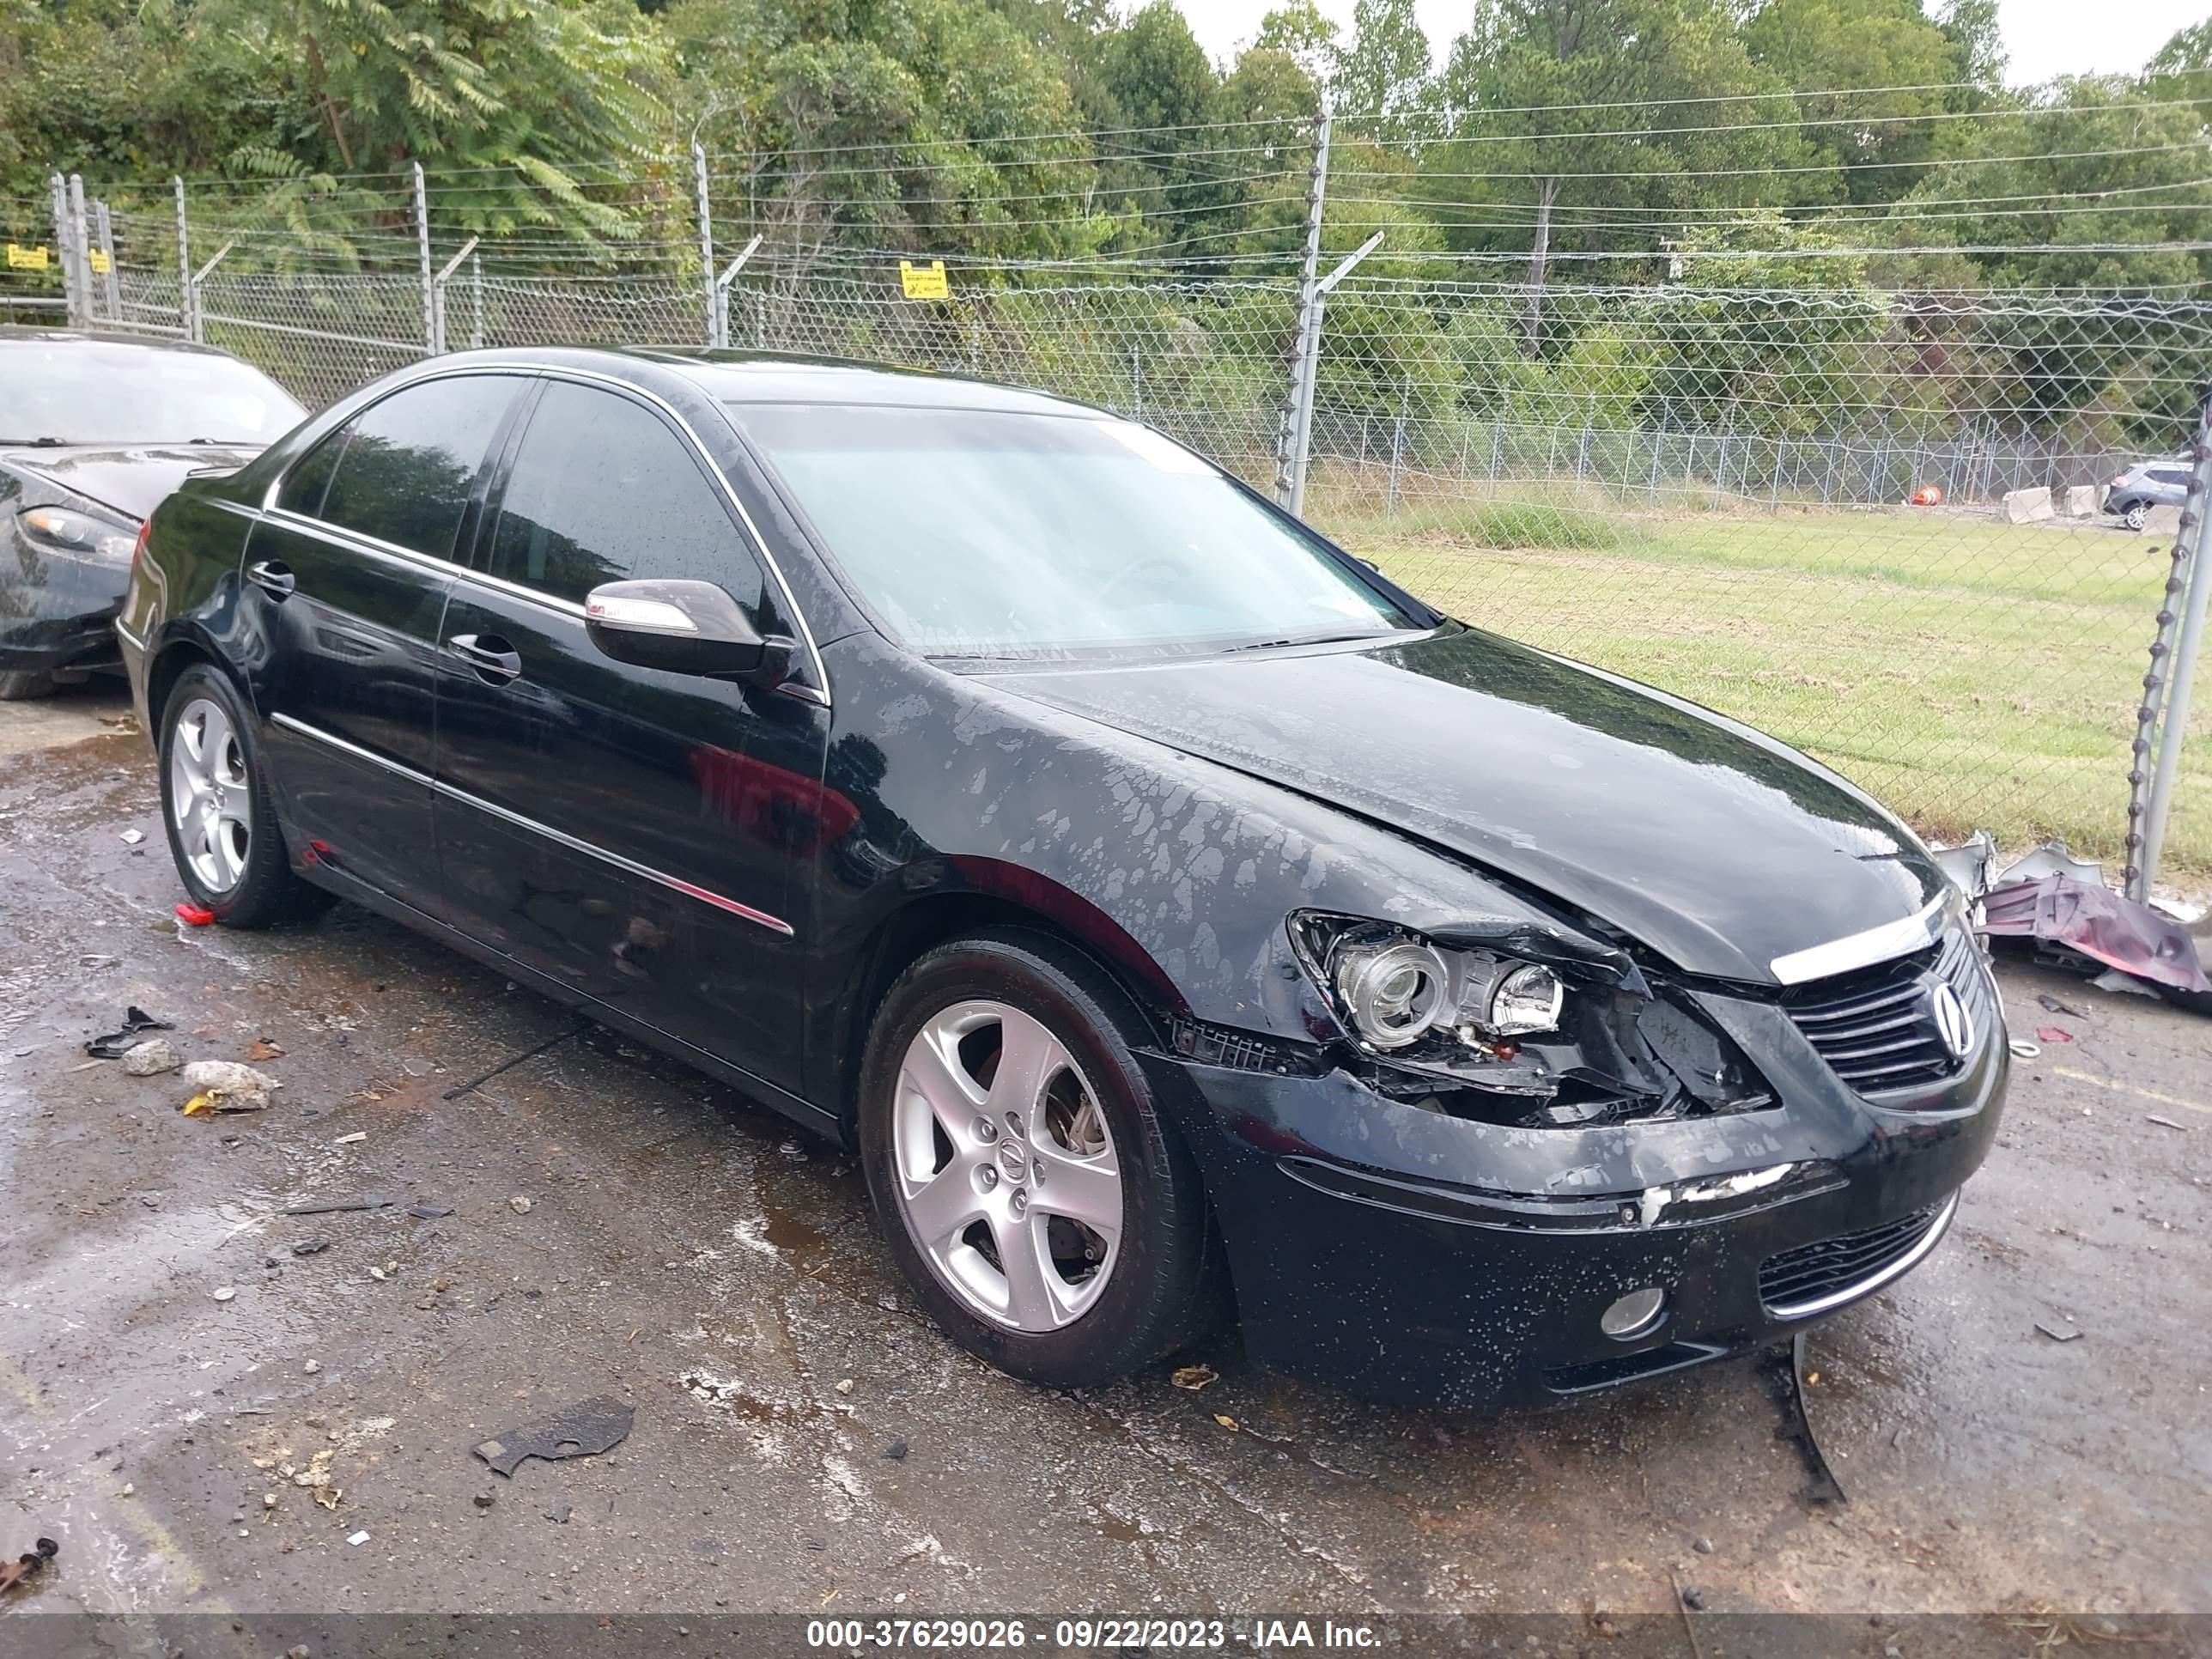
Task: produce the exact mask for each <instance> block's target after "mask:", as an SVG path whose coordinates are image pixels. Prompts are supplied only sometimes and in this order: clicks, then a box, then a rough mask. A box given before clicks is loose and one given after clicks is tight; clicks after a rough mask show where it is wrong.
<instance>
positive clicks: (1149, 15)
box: [1101, 0, 1246, 258]
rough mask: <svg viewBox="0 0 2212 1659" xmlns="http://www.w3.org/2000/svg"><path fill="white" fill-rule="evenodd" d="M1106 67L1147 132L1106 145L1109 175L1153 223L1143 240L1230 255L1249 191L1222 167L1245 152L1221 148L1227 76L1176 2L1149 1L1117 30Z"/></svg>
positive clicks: (1171, 254) (1126, 108)
mask: <svg viewBox="0 0 2212 1659" xmlns="http://www.w3.org/2000/svg"><path fill="white" fill-rule="evenodd" d="M1103 76H1104V80H1105V82H1106V85H1107V87H1108V88H1109V90H1110V91H1111V93H1112V94H1113V96H1114V99H1115V103H1116V104H1117V105H1118V106H1119V107H1120V108H1121V111H1122V112H1123V114H1124V116H1125V117H1126V119H1127V125H1128V126H1130V127H1133V128H1139V129H1143V130H1144V131H1143V134H1142V136H1141V137H1135V138H1131V137H1127V136H1125V135H1116V136H1115V137H1113V138H1112V140H1111V141H1110V142H1108V143H1103V144H1102V146H1101V149H1102V155H1101V160H1102V162H1103V163H1104V165H1103V167H1102V176H1103V179H1106V180H1108V181H1109V184H1110V186H1111V187H1112V188H1113V189H1115V190H1116V191H1119V192H1120V193H1121V196H1122V198H1123V199H1124V200H1125V201H1126V202H1127V204H1130V205H1131V206H1133V207H1134V208H1135V209H1136V210H1138V211H1139V212H1141V213H1142V214H1143V215H1144V216H1145V217H1146V220H1147V221H1149V223H1147V225H1146V228H1145V234H1144V242H1143V244H1142V245H1143V246H1147V247H1150V248H1154V249H1157V250H1158V251H1159V252H1161V253H1162V255H1163V257H1165V258H1182V257H1186V256H1195V257H1197V258H1206V257H1207V256H1209V255H1212V254H1214V253H1219V252H1227V251H1228V250H1229V242H1230V240H1231V238H1232V237H1233V236H1234V235H1235V234H1237V231H1238V230H1239V229H1240V228H1241V227H1242V225H1243V216H1242V213H1241V209H1242V205H1243V202H1244V201H1245V199H1246V192H1245V191H1244V190H1243V187H1242V185H1241V184H1239V183H1237V182H1236V181H1235V176H1236V173H1237V169H1235V168H1232V167H1225V166H1224V165H1223V162H1224V161H1233V160H1235V159H1237V158H1234V157H1226V156H1224V155H1221V154H1220V152H1222V151H1225V150H1226V149H1229V148H1230V147H1231V146H1230V144H1229V142H1228V141H1227V139H1226V138H1225V136H1224V134H1223V132H1222V130H1221V128H1220V125H1219V123H1220V121H1221V118H1222V114H1223V106H1222V88H1221V77H1220V76H1219V75H1218V73H1217V72H1216V71H1215V70H1214V67H1213V63H1212V59H1210V58H1207V57H1206V49H1205V48H1204V47H1203V46H1200V45H1199V44H1198V39H1197V37H1196V36H1195V35H1194V34H1193V33H1191V32H1190V24H1189V23H1188V21H1185V19H1184V17H1183V15H1182V12H1180V11H1179V10H1177V9H1176V6H1175V3H1174V0H1150V3H1148V4H1146V6H1144V7H1143V8H1142V9H1140V10H1139V11H1138V12H1136V13H1135V14H1134V15H1132V16H1131V17H1130V19H1129V21H1127V23H1126V24H1124V25H1123V26H1122V27H1121V28H1120V29H1118V30H1116V31H1115V33H1113V34H1112V35H1110V36H1109V37H1108V39H1107V41H1106V45H1105V52H1104V55H1103ZM1116 152H1119V153H1120V155H1121V157H1122V159H1121V161H1120V164H1119V165H1118V166H1115V165H1114V157H1115V154H1116Z"/></svg>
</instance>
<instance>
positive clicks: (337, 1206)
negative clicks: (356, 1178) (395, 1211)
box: [284, 1194, 399, 1215]
mask: <svg viewBox="0 0 2212 1659" xmlns="http://www.w3.org/2000/svg"><path fill="white" fill-rule="evenodd" d="M398 1201H399V1200H398V1199H396V1198H387V1197H385V1196H383V1195H382V1194H379V1195H378V1196H376V1197H374V1198H322V1199H317V1200H314V1201H313V1203H308V1204H295V1205H294V1206H292V1207H291V1208H290V1209H289V1210H287V1211H285V1212H284V1213H285V1214H286V1215H339V1214H343V1212H346V1211H348V1210H388V1209H390V1208H391V1207H392V1206H393V1205H395V1204H397V1203H398Z"/></svg>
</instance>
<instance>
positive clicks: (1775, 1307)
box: [1766, 1193, 1959, 1319]
mask: <svg viewBox="0 0 2212 1659" xmlns="http://www.w3.org/2000/svg"><path fill="white" fill-rule="evenodd" d="M1958 1212H1959V1194H1956V1193H1953V1194H1951V1196H1950V1197H1949V1198H1948V1199H1946V1200H1944V1201H1943V1208H1942V1211H1941V1212H1939V1213H1938V1214H1937V1215H1936V1218H1935V1219H1934V1220H1933V1221H1930V1222H1929V1224H1928V1231H1926V1232H1925V1233H1923V1234H1922V1235H1921V1237H1920V1242H1919V1243H1917V1244H1915V1245H1914V1246H1913V1247H1912V1248H1911V1249H1909V1250H1907V1251H1906V1252H1905V1254H1904V1255H1901V1256H1899V1257H1898V1258H1897V1260H1896V1261H1893V1262H1891V1263H1890V1264H1889V1266H1887V1267H1884V1268H1883V1269H1882V1270H1881V1272H1880V1273H1875V1275H1874V1276H1873V1277H1872V1278H1870V1279H1861V1280H1859V1281H1858V1283H1857V1284H1856V1285H1845V1286H1844V1288H1843V1289H1842V1290H1840V1291H1829V1292H1828V1293H1827V1294H1826V1296H1816V1297H1810V1298H1808V1300H1806V1301H1803V1302H1790V1303H1786V1304H1784V1303H1769V1304H1767V1309H1766V1311H1767V1312H1769V1313H1771V1314H1772V1315H1773V1316H1775V1317H1776V1318H1777V1319H1810V1318H1811V1317H1812V1316H1814V1314H1822V1313H1826V1312H1827V1311H1828V1310H1830V1309H1831V1308H1840V1307H1842V1306H1843V1305H1844V1304H1845V1303H1846V1302H1856V1301H1857V1300H1858V1299H1859V1297H1863V1296H1871V1295H1873V1294H1874V1293H1875V1291H1878V1290H1880V1289H1881V1287H1882V1286H1883V1285H1887V1284H1890V1283H1892V1282H1893V1281H1894V1280H1896V1279H1902V1278H1903V1277H1904V1276H1905V1274H1907V1273H1911V1271H1912V1270H1913V1269H1914V1268H1915V1267H1918V1266H1919V1265H1920V1264H1921V1262H1923V1261H1925V1260H1926V1259H1927V1256H1928V1253H1929V1251H1930V1250H1932V1249H1935V1248H1936V1245H1938V1244H1940V1243H1942V1240H1943V1235H1944V1234H1945V1233H1948V1231H1951V1218H1952V1217H1953V1216H1954V1215H1956V1214H1958Z"/></svg>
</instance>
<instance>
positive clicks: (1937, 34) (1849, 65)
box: [1744, 0, 1955, 203]
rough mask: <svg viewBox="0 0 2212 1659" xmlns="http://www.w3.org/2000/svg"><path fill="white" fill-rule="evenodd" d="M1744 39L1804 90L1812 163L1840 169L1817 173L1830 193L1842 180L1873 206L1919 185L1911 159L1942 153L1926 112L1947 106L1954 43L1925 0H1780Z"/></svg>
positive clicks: (1843, 188)
mask: <svg viewBox="0 0 2212 1659" xmlns="http://www.w3.org/2000/svg"><path fill="white" fill-rule="evenodd" d="M1744 44H1745V46H1746V47H1747V50H1748V51H1749V52H1750V53H1751V58H1752V61H1753V63H1755V64H1759V65H1760V66H1761V67H1763V68H1765V69H1768V70H1772V71H1773V72H1774V73H1775V74H1777V75H1778V76H1781V78H1782V79H1783V81H1784V82H1786V83H1787V84H1788V85H1789V86H1790V88H1791V89H1792V90H1793V91H1794V92H1796V94H1797V96H1796V103H1797V111H1798V114H1799V117H1800V118H1801V119H1802V122H1803V124H1804V139H1805V144H1806V155H1807V159H1808V161H1814V162H1816V163H1817V162H1826V163H1827V164H1828V165H1830V166H1832V167H1834V168H1836V169H1837V172H1836V173H1834V174H1820V175H1815V177H1816V178H1817V179H1818V182H1819V186H1820V188H1821V189H1823V191H1826V190H1833V189H1835V188H1836V187H1837V186H1838V185H1840V191H1839V193H1840V195H1841V196H1842V197H1843V198H1844V199H1845V200H1847V201H1850V202H1854V203H1866V202H1887V201H1893V200H1895V199H1896V198H1897V197H1899V196H1902V195H1904V194H1905V191H1908V190H1910V189H1911V187H1912V185H1913V183H1914V181H1915V179H1917V177H1918V176H1919V175H1918V173H1917V170H1916V169H1914V168H1913V167H1911V166H1910V165H1909V164H1910V163H1911V162H1914V161H1923V160H1925V159H1926V158H1927V157H1928V156H1929V155H1930V154H1931V153H1932V152H1933V149H1934V147H1935V145H1936V142H1937V140H1938V137H1939V134H1940V130H1941V124H1940V123H1937V122H1934V121H1930V120H1929V119H1927V117H1929V116H1930V115H1934V114H1936V113H1938V112H1941V111H1942V109H1943V108H1944V107H1945V104H1944V98H1945V90H1944V88H1945V83H1946V82H1949V81H1950V80H1951V79H1952V78H1953V76H1954V73H1955V54H1954V48H1953V45H1952V42H1951V41H1950V40H1948V39H1947V38H1946V37H1945V35H1944V33H1943V32H1942V30H1941V29H1940V28H1938V27H1936V25H1935V24H1934V23H1932V22H1930V21H1929V20H1928V17H1927V15H1926V14H1925V13H1923V11H1922V10H1921V9H1920V0H1770V3H1769V4H1767V5H1765V6H1764V7H1762V8H1761V9H1760V10H1759V14H1758V15H1756V16H1755V17H1753V19H1752V20H1751V23H1750V25H1749V27H1747V29H1746V30H1745V31H1744ZM1850 88H1882V90H1864V91H1854V90H1850ZM1888 88H1908V90H1904V91H1895V90H1888ZM1800 199H1801V200H1805V201H1813V200H1818V199H1821V198H1820V197H1816V196H1813V195H1810V194H1801V196H1800Z"/></svg>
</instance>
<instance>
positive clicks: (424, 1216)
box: [407, 1204, 453, 1221]
mask: <svg viewBox="0 0 2212 1659" xmlns="http://www.w3.org/2000/svg"><path fill="white" fill-rule="evenodd" d="M407 1213H408V1214H410V1215H411V1216H413V1217H414V1218H416V1220H417V1221H442V1220H444V1219H445V1218H447V1216H449V1215H451V1214H453V1211H452V1210H450V1209H448V1208H447V1206H444V1205H442V1204H410V1205H409V1206H407Z"/></svg>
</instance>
